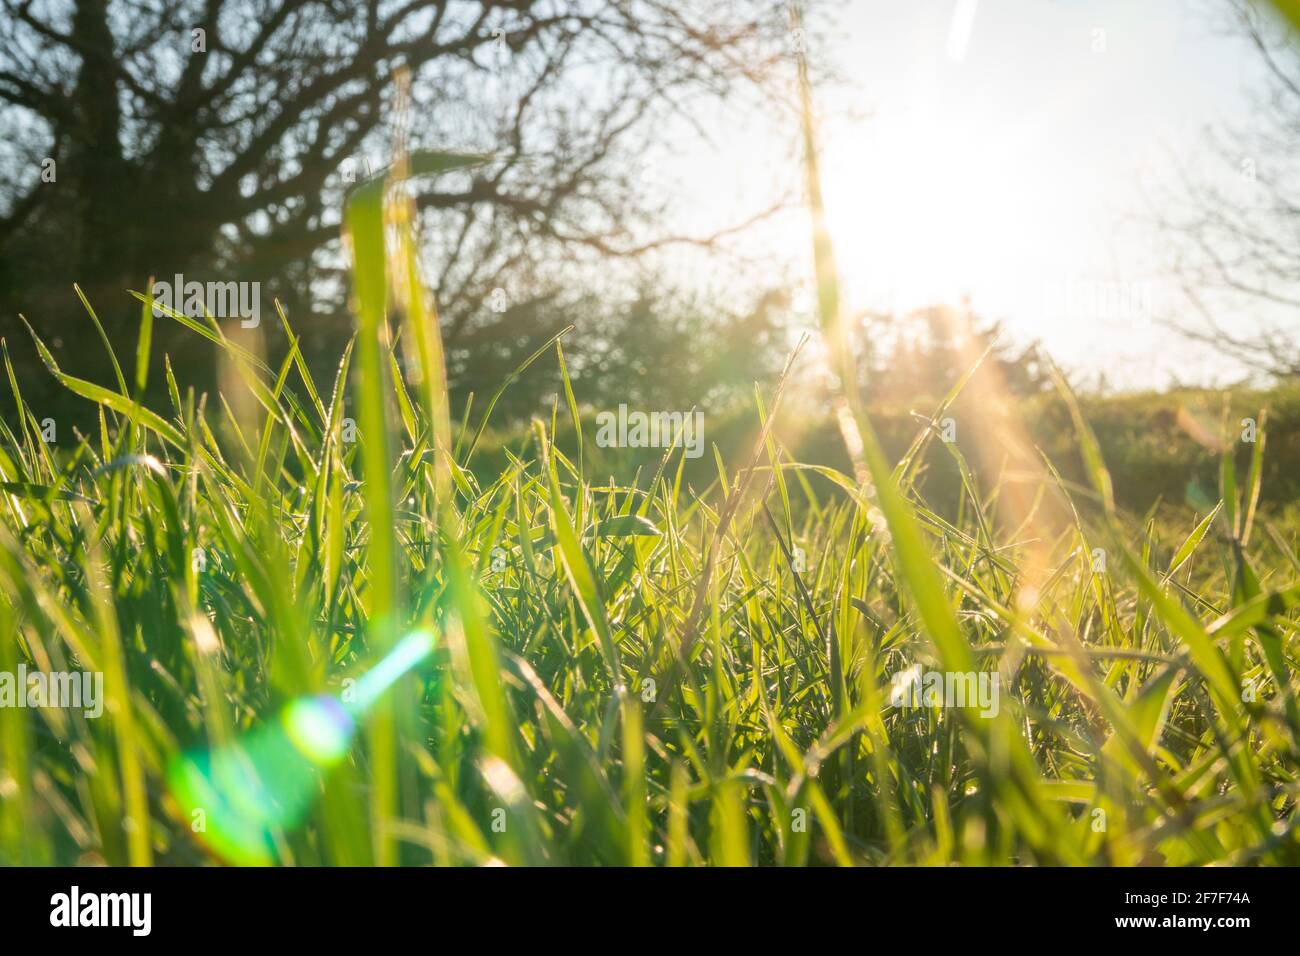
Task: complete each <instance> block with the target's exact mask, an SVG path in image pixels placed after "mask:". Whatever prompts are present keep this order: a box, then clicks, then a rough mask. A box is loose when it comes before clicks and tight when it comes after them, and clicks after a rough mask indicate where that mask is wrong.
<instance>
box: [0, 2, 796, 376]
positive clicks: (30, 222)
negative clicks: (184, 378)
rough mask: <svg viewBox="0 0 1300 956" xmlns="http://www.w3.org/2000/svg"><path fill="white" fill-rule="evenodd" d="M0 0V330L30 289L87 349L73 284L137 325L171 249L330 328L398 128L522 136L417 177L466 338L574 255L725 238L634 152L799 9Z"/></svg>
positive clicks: (440, 277) (464, 146)
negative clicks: (659, 200) (347, 263)
mask: <svg viewBox="0 0 1300 956" xmlns="http://www.w3.org/2000/svg"><path fill="white" fill-rule="evenodd" d="M0 8H2V9H3V16H0V157H3V160H4V167H5V169H6V171H7V175H6V176H4V177H3V180H0V262H2V263H3V265H2V266H0V334H9V339H10V346H11V349H12V348H14V346H15V344H16V339H17V338H18V337H17V336H15V335H13V334H12V333H13V332H14V331H15V330H17V329H18V328H20V326H19V325H18V324H17V320H16V315H17V313H18V312H20V311H21V312H22V313H24V314H25V315H27V316H28V317H29V318H30V319H31V320H32V322H33V324H34V325H35V326H36V328H37V329H38V330H40V331H43V332H45V333H47V334H48V335H49V336H50V337H51V338H52V340H54V342H55V344H56V345H57V344H59V341H60V340H61V341H62V346H63V354H62V355H60V356H59V357H60V360H61V361H64V360H66V361H70V362H72V363H73V365H74V366H75V364H76V363H77V362H78V361H90V359H89V354H90V353H92V352H94V351H96V350H86V349H78V350H73V349H72V348H71V344H72V341H73V339H74V337H76V338H78V339H80V338H82V337H84V334H85V331H86V330H87V329H89V328H90V327H89V325H88V324H87V322H88V320H87V319H86V317H85V315H84V313H83V312H82V311H81V307H80V305H79V304H78V303H77V301H76V299H75V297H74V296H73V294H72V290H71V285H72V283H73V282H77V283H80V285H81V287H82V288H83V290H85V292H86V294H87V296H88V297H89V299H90V301H91V302H92V304H94V306H95V307H96V309H97V310H98V311H99V313H100V317H101V318H102V319H103V320H104V321H105V324H106V325H107V326H108V327H109V333H110V337H112V338H113V339H114V341H115V342H116V341H119V340H120V341H124V342H125V345H126V347H127V348H129V343H130V342H131V341H132V338H131V335H132V334H133V332H134V327H135V323H136V322H137V319H136V318H135V317H136V316H137V315H138V303H136V302H134V300H132V299H130V298H129V297H128V295H127V292H126V290H128V289H136V290H143V288H144V286H145V284H146V282H147V279H148V277H149V276H151V275H153V276H157V277H158V278H159V279H160V280H161V279H163V278H169V277H171V276H172V275H173V274H175V273H178V272H179V273H183V274H186V276H187V278H190V277H193V278H194V279H198V280H205V279H207V280H213V279H215V280H220V281H229V280H236V281H240V280H242V281H258V282H260V283H261V289H262V298H263V300H264V305H263V313H264V318H265V317H266V315H267V314H270V315H271V319H272V321H271V322H270V323H269V325H270V326H271V327H274V325H275V324H276V323H275V321H274V316H273V314H272V313H271V310H270V307H269V300H270V296H272V295H274V296H277V297H279V298H280V299H281V300H282V301H283V302H284V303H285V304H286V306H287V307H288V309H289V310H290V313H291V317H292V318H293V320H294V324H295V326H296V327H297V328H299V329H300V330H302V329H304V328H305V330H306V331H307V332H308V335H307V336H306V337H305V339H304V346H305V347H306V348H308V349H311V348H312V346H313V345H318V344H320V343H325V344H326V346H327V347H328V348H330V349H333V348H334V347H335V346H336V344H337V341H338V336H337V335H336V336H335V337H334V338H333V339H331V338H330V335H329V334H328V332H329V330H331V329H334V330H336V331H338V332H340V333H341V331H342V330H344V329H345V328H346V323H345V322H343V321H340V320H341V318H342V313H343V311H344V310H343V305H344V303H345V298H346V292H347V284H346V277H345V275H344V274H343V272H342V269H341V266H342V263H343V256H342V255H341V250H340V246H339V238H340V237H339V216H338V210H339V207H340V202H339V200H340V197H341V195H342V192H343V191H344V190H345V189H346V188H347V185H348V182H349V180H350V179H353V178H359V177H361V176H364V175H365V174H366V170H367V168H368V167H371V166H374V165H376V164H378V163H382V162H385V161H386V160H387V157H389V156H390V155H391V153H392V148H391V147H392V143H393V141H394V138H395V137H401V138H402V139H403V141H404V142H406V143H407V144H409V146H410V147H412V148H454V149H458V150H461V151H466V150H479V151H484V152H489V153H492V154H495V155H498V156H501V157H503V158H508V159H511V160H514V161H511V162H497V163H491V164H488V165H485V166H483V167H480V168H478V169H476V170H474V171H473V172H469V173H461V174H455V175H447V176H445V177H442V178H440V179H439V180H437V181H436V182H434V183H432V184H425V185H424V186H423V187H422V188H421V191H420V192H419V195H418V207H419V209H420V210H421V215H422V216H423V217H425V218H426V220H427V221H426V222H425V223H424V226H425V228H424V230H423V234H424V236H425V237H426V238H427V239H428V243H427V246H428V248H427V249H426V254H427V255H428V256H429V257H430V258H431V259H432V260H433V267H432V268H430V269H429V270H428V275H430V276H431V277H433V280H434V281H435V282H436V284H437V289H436V291H437V293H438V298H439V303H440V306H441V307H442V311H443V320H444V329H445V334H446V336H447V337H448V339H449V341H450V344H452V345H453V346H454V345H455V343H456V341H457V340H458V339H459V338H461V337H463V336H465V335H467V334H468V333H469V331H470V329H471V328H472V327H473V326H474V325H475V324H476V323H482V322H487V323H490V322H491V321H493V318H494V316H495V315H496V314H497V313H498V312H499V311H500V309H499V308H496V309H494V308H492V307H490V302H491V297H492V296H493V295H494V294H496V295H498V296H501V295H502V294H505V295H508V296H509V299H510V305H511V307H514V306H517V305H518V304H519V303H520V301H521V300H522V299H526V298H528V297H531V296H534V295H537V296H540V297H541V298H542V300H543V301H544V300H545V297H546V296H548V295H551V294H552V293H553V287H554V284H555V279H554V270H553V267H554V266H555V264H556V263H571V262H572V261H573V260H575V259H576V260H585V261H592V260H596V259H608V258H609V257H629V256H636V255H637V254H639V253H641V252H644V251H645V250H647V249H650V248H657V247H658V246H660V245H663V244H665V243H670V242H678V241H684V242H701V243H707V242H710V241H711V240H713V239H714V238H716V237H711V236H696V237H684V236H669V235H661V234H658V233H656V231H655V229H654V214H655V212H656V209H655V202H654V201H653V197H651V196H648V195H647V194H646V190H645V189H644V188H643V182H642V180H641V178H640V176H641V173H642V170H643V164H642V163H640V162H639V161H638V158H639V157H641V156H643V155H645V154H646V151H647V149H649V147H651V146H652V145H653V144H654V143H655V140H656V137H657V135H658V133H659V131H660V130H661V129H662V128H663V127H664V125H665V124H667V123H669V122H675V123H678V124H681V125H689V123H690V117H691V115H692V114H693V113H694V112H695V108H696V107H697V106H698V105H699V103H700V101H701V99H702V98H707V99H711V100H714V101H717V100H718V99H719V98H728V97H730V98H732V100H733V101H736V100H738V101H739V102H741V103H749V104H756V103H759V102H760V101H761V99H762V97H759V96H748V97H746V93H747V92H748V93H750V94H753V93H757V92H759V91H761V89H762V85H763V84H764V82H765V78H766V77H767V75H768V74H769V71H770V69H771V67H772V66H773V65H774V64H775V63H776V62H777V61H778V60H779V59H780V58H781V55H782V44H781V42H780V38H781V36H782V35H783V33H784V31H785V30H786V29H787V23H788V21H787V13H786V10H785V3H784V2H783V0H727V2H726V3H718V2H712V0H506V2H429V0H161V2H150V0H139V2H133V0H70V2H64V3H56V2H41V0H0ZM399 70H404V71H405V72H406V74H407V75H409V78H410V84H409V97H408V102H407V106H406V108H405V109H404V110H402V109H394V107H393V100H394V92H393V90H394V84H393V78H394V76H395V74H396V73H397V72H398V71H399ZM697 132H698V133H699V134H700V135H704V131H697ZM757 214H761V210H756V215H757ZM732 225H733V226H740V225H742V224H732ZM497 289H502V290H503V291H502V293H496V292H495V290H497ZM311 313H315V315H314V316H311V315H310V314H311ZM331 317H332V318H333V319H335V320H336V321H333V322H331V321H327V320H328V319H330V318H331ZM164 326H166V327H165V328H161V329H160V330H159V334H161V335H163V336H167V335H169V334H172V333H174V332H175V331H176V329H175V328H174V326H173V324H172V323H164ZM181 331H182V332H183V330H181ZM124 334H125V337H124V338H123V335H124ZM166 342H167V340H166V339H165V338H164V346H165V345H166ZM83 353H84V354H83Z"/></svg>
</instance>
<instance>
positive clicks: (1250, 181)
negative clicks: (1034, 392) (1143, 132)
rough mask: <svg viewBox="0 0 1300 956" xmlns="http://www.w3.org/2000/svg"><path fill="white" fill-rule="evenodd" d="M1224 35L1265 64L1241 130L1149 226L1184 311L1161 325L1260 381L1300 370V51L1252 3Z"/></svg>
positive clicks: (1239, 6)
mask: <svg viewBox="0 0 1300 956" xmlns="http://www.w3.org/2000/svg"><path fill="white" fill-rule="evenodd" d="M1228 16H1229V22H1228V24H1227V26H1228V29H1230V30H1231V31H1233V32H1234V33H1236V34H1238V35H1240V36H1241V37H1243V38H1245V39H1246V41H1247V42H1248V43H1249V44H1250V45H1251V46H1252V47H1253V48H1254V50H1255V52H1256V53H1257V54H1258V57H1259V61H1260V63H1261V64H1262V65H1263V67H1264V74H1265V77H1266V81H1265V88H1264V90H1263V91H1262V95H1261V96H1260V97H1259V98H1258V102H1257V104H1256V109H1255V110H1254V111H1253V112H1252V116H1251V120H1250V122H1249V124H1239V125H1236V126H1231V127H1222V128H1219V129H1215V130H1212V131H1211V132H1210V133H1209V135H1208V143H1207V146H1208V150H1207V154H1208V157H1209V159H1210V164H1209V166H1208V167H1205V166H1202V167H1199V168H1197V167H1190V168H1189V167H1188V166H1184V167H1183V169H1182V175H1181V177H1180V182H1179V183H1178V184H1177V190H1178V191H1177V194H1175V195H1167V196H1164V197H1162V199H1161V202H1160V207H1161V208H1160V212H1159V214H1158V215H1157V217H1156V225H1157V228H1158V230H1159V233H1160V235H1161V238H1162V239H1163V240H1164V242H1165V243H1166V248H1167V249H1168V250H1169V266H1170V272H1171V274H1172V277H1173V280H1174V284H1175V285H1176V287H1177V288H1178V289H1179V290H1181V292H1182V297H1181V299H1182V303H1183V305H1184V306H1185V308H1184V309H1183V310H1181V312H1180V313H1179V314H1177V315H1172V316H1169V317H1167V318H1166V323H1167V324H1168V325H1170V326H1171V327H1173V328H1174V329H1176V330H1177V331H1179V332H1180V333H1182V334H1183V335H1185V336H1187V337H1188V338H1190V339H1192V340H1194V341H1198V342H1202V343H1205V344H1208V345H1211V346H1213V347H1214V348H1215V349H1216V350H1217V351H1218V352H1219V353H1220V354H1223V355H1226V356H1230V357H1231V358H1234V359H1236V360H1237V361H1238V362H1240V363H1241V364H1242V365H1244V366H1245V367H1247V368H1249V369H1251V370H1253V371H1254V372H1256V373H1261V374H1264V375H1266V376H1277V377H1295V376H1297V375H1300V335H1298V334H1297V333H1298V332H1300V160H1298V159H1297V157H1300V45H1297V42H1296V41H1297V34H1296V32H1295V31H1296V29H1297V28H1296V27H1291V26H1288V25H1287V24H1286V23H1285V22H1283V21H1281V20H1274V19H1272V18H1271V17H1270V16H1269V15H1267V14H1266V13H1264V12H1262V8H1261V7H1260V6H1259V5H1258V4H1255V3H1251V2H1249V0H1234V2H1233V3H1232V4H1230V5H1229V8H1228Z"/></svg>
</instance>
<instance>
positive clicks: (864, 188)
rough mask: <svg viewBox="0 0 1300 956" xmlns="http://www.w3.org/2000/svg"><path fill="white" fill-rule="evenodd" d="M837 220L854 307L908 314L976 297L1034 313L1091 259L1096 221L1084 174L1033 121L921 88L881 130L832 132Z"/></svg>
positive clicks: (829, 185) (828, 186)
mask: <svg viewBox="0 0 1300 956" xmlns="http://www.w3.org/2000/svg"><path fill="white" fill-rule="evenodd" d="M823 168H824V177H825V194H826V203H827V211H828V224H829V228H830V230H831V233H832V237H833V239H834V241H835V246H836V251H837V256H838V260H839V267H840V271H841V273H842V281H843V282H844V285H845V288H846V291H847V292H848V300H849V302H850V303H852V304H853V305H855V306H857V307H861V308H871V309H878V310H881V309H883V310H892V311H895V312H905V311H908V310H910V309H915V308H920V307H922V306H926V305H932V304H936V303H940V302H948V303H955V302H958V301H960V300H961V299H963V298H966V297H969V299H970V301H971V303H972V304H973V306H974V307H975V308H976V310H977V311H979V312H981V313H982V314H986V315H992V316H997V315H999V314H1023V313H1026V312H1032V311H1033V310H1034V309H1035V307H1036V306H1037V305H1038V304H1039V302H1038V300H1039V298H1040V297H1041V294H1042V292H1041V290H1042V289H1043V288H1044V287H1045V286H1046V285H1048V284H1050V283H1053V282H1055V283H1060V282H1063V281H1067V280H1068V278H1069V276H1068V275H1062V273H1063V272H1067V273H1068V272H1070V271H1072V268H1073V264H1077V263H1081V262H1082V261H1083V259H1084V258H1085V250H1084V244H1083V237H1084V235H1085V234H1086V233H1087V231H1088V229H1089V228H1091V212H1090V210H1089V209H1088V208H1087V207H1086V204H1085V203H1082V202H1079V201H1076V200H1078V199H1081V198H1082V197H1081V196H1080V195H1079V192H1078V191H1077V190H1075V191H1071V190H1070V189H1069V188H1065V189H1064V191H1063V180H1065V181H1067V182H1066V184H1065V185H1066V186H1067V187H1068V180H1069V178H1070V177H1071V175H1073V174H1074V173H1075V172H1077V171H1076V170H1074V169H1073V167H1072V166H1071V164H1070V163H1069V161H1068V157H1061V156H1059V155H1057V154H1056V150H1055V149H1054V147H1053V144H1052V143H1051V142H1050V139H1049V138H1048V137H1047V135H1046V133H1045V128H1044V125H1043V124H1042V123H1041V122H1038V121H1036V119H1035V117H1033V116H1022V115H1017V114H1016V113H1015V112H1014V111H1012V110H1009V109H1006V108H1004V107H1001V106H999V105H998V104H997V103H995V102H991V101H989V100H982V101H981V100H980V99H979V98H978V97H976V98H974V101H972V99H971V98H969V97H967V96H956V97H946V96H945V97H940V96H939V95H937V94H936V92H935V91H934V90H933V89H932V88H931V89H928V90H927V89H925V88H924V87H922V88H920V89H914V90H913V91H912V92H911V95H910V96H909V97H907V98H906V99H904V100H902V101H895V102H894V103H893V104H892V105H891V107H890V108H889V109H888V110H885V111H883V112H881V113H879V114H877V115H876V116H874V117H873V118H872V119H871V120H870V121H869V122H867V123H865V124H861V125H855V126H852V127H845V128H841V129H838V130H832V131H830V133H829V135H828V136H827V142H826V144H825V146H824V160H823Z"/></svg>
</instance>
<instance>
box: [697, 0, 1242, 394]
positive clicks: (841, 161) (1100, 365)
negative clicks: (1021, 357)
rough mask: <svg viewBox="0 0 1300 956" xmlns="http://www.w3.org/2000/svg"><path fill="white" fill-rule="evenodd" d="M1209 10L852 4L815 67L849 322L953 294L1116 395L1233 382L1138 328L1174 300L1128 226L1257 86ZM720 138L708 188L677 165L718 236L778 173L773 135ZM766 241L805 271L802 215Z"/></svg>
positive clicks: (1172, 3) (790, 172)
mask: <svg viewBox="0 0 1300 956" xmlns="http://www.w3.org/2000/svg"><path fill="white" fill-rule="evenodd" d="M1210 6H1211V5H1208V4H1205V3H1201V2H1197V0H1141V2H1137V0H974V2H972V0H848V2H847V3H845V4H844V7H843V8H842V12H841V13H840V14H839V15H837V16H836V22H837V23H838V25H839V28H838V29H837V30H835V31H834V36H833V38H832V44H833V49H832V50H831V54H832V56H833V57H834V60H835V62H836V63H837V65H838V67H839V69H840V71H841V73H842V74H843V75H844V76H845V77H846V79H847V83H846V84H845V86H843V87H841V88H839V89H838V90H836V91H835V92H834V93H833V94H831V96H829V97H827V98H824V100H823V102H821V103H819V107H820V109H819V112H821V113H823V114H825V115H826V116H827V117H828V121H827V124H826V126H825V127H824V128H823V129H822V131H821V135H822V146H823V151H824V152H823V164H824V169H823V177H824V184H825V192H826V200H827V205H828V210H829V215H830V219H831V228H832V232H833V236H834V239H835V242H836V254H837V258H838V261H839V266H840V272H841V274H842V278H843V280H844V283H845V287H846V290H847V293H848V297H849V304H850V306H851V307H855V308H873V309H883V308H888V307H891V306H893V307H895V308H897V309H900V310H906V309H909V308H914V307H917V306H920V305H924V304H928V303H932V302H937V301H948V302H956V301H959V300H960V299H961V297H962V296H963V295H968V296H969V297H970V300H971V303H972V306H973V307H974V309H975V311H976V312H977V313H978V314H980V315H984V316H987V317H990V318H999V319H1003V320H1005V322H1006V325H1007V327H1008V329H1009V330H1010V331H1011V332H1012V333H1013V334H1014V335H1015V336H1016V337H1017V338H1018V339H1023V340H1029V339H1038V340H1041V341H1042V342H1043V344H1044V345H1045V346H1046V347H1047V349H1048V351H1049V352H1050V353H1051V354H1052V355H1053V356H1055V357H1056V359H1057V361H1059V362H1060V363H1061V364H1063V365H1064V366H1066V367H1067V368H1071V369H1074V370H1077V371H1079V372H1082V373H1084V374H1085V376H1088V375H1092V374H1094V373H1095V372H1097V371H1099V370H1104V372H1105V374H1106V376H1107V378H1108V380H1109V381H1110V383H1111V384H1112V385H1121V386H1125V387H1130V388H1143V387H1159V386H1163V385H1166V384H1168V383H1169V382H1170V381H1171V380H1172V379H1174V378H1177V379H1179V380H1182V381H1190V380H1197V381H1207V382H1208V381H1219V382H1224V381H1230V380H1232V379H1234V378H1236V377H1238V376H1239V374H1240V369H1239V368H1237V367H1235V366H1229V365H1226V364H1224V362H1223V360H1222V359H1220V358H1218V357H1217V356H1214V355H1213V354H1212V353H1210V352H1208V351H1207V350H1205V349H1203V348H1196V347H1193V346H1190V345H1186V344H1184V343H1182V342H1181V341H1179V342H1175V340H1174V339H1173V337H1172V335H1171V333H1170V332H1168V331H1167V330H1165V329H1163V328H1161V327H1159V326H1157V325H1152V324H1151V323H1150V322H1149V321H1147V319H1148V317H1149V316H1150V314H1151V313H1152V312H1158V311H1159V310H1160V308H1161V305H1162V303H1163V302H1165V301H1167V300H1168V294H1167V293H1165V292H1164V290H1162V289H1161V287H1160V285H1159V283H1158V280H1157V276H1156V274H1155V273H1154V272H1153V266H1154V263H1155V262H1156V261H1157V259H1158V256H1157V255H1156V253H1157V252H1158V250H1156V249H1154V247H1153V245H1152V237H1151V235H1150V233H1149V231H1148V230H1147V229H1146V228H1145V227H1144V226H1143V225H1142V224H1141V223H1140V222H1139V221H1136V219H1135V217H1140V215H1141V214H1142V212H1143V210H1144V208H1145V206H1146V201H1145V200H1144V199H1143V183H1144V182H1145V183H1147V184H1148V185H1147V187H1146V188H1147V191H1150V187H1151V184H1155V185H1157V186H1159V185H1160V184H1162V183H1164V184H1166V185H1167V184H1168V182H1169V180H1170V178H1171V177H1172V175H1173V169H1174V166H1173V163H1174V157H1182V158H1183V159H1184V160H1187V159H1189V158H1190V159H1191V161H1192V162H1195V161H1196V157H1197V156H1198V154H1200V153H1202V152H1203V151H1204V142H1205V140H1204V131H1205V129H1206V128H1207V127H1209V126H1213V125H1216V124H1219V123H1222V122H1225V121H1227V122H1235V123H1241V122H1242V121H1244V120H1246V119H1248V117H1249V110H1250V102H1251V101H1250V92H1251V91H1252V90H1253V89H1257V87H1258V80H1259V78H1260V73H1259V67H1258V65H1257V63H1256V61H1255V59H1254V58H1253V57H1252V55H1251V53H1250V51H1249V50H1248V49H1247V48H1246V46H1245V44H1244V43H1243V42H1242V41H1240V40H1238V39H1235V38H1232V37H1229V36H1225V35H1223V34H1222V33H1221V32H1219V31H1218V30H1217V29H1216V25H1215V24H1214V23H1213V22H1212V17H1211V16H1210V15H1209V14H1208V13H1207V9H1209V8H1210ZM955 14H956V16H955ZM954 20H956V23H957V25H956V26H954ZM963 23H965V24H967V25H968V27H969V30H968V31H967V30H964V29H963V28H962V24H963ZM812 53H813V54H814V55H816V54H817V49H816V48H814V49H813V51H812ZM792 83H793V74H792ZM850 111H853V112H857V113H859V114H862V117H861V118H860V119H857V120H854V119H848V118H845V113H846V112H850ZM719 121H720V122H725V118H721V117H720V118H719ZM724 128H725V127H724ZM719 139H721V140H723V142H722V144H721V145H719V146H718V147H717V149H716V152H713V153H712V155H710V156H709V157H707V158H706V160H705V162H704V163H703V165H704V166H706V167H707V168H708V169H710V170H711V172H709V173H707V174H705V175H701V174H700V173H699V172H698V170H699V169H700V166H701V157H700V156H699V155H698V154H696V155H692V156H686V155H683V156H682V157H681V159H680V161H681V163H682V164H683V166H682V168H683V169H687V168H690V169H692V170H694V171H693V172H691V173H690V178H689V179H684V180H683V181H684V182H686V183H688V186H687V190H688V193H689V194H691V195H692V199H691V201H690V206H691V216H692V217H698V221H699V222H705V221H710V220H711V221H713V222H717V221H719V220H718V218H717V217H719V216H721V217H722V218H723V219H724V220H725V218H726V216H727V215H728V214H729V212H728V209H729V204H731V203H739V204H741V205H743V203H744V202H745V201H746V200H747V199H748V201H749V202H750V203H751V208H752V201H753V196H754V194H755V190H760V191H761V190H762V188H763V187H762V185H761V183H762V181H763V178H764V175H766V178H767V181H768V182H769V183H770V182H771V180H772V179H773V178H774V174H773V172H772V168H773V164H774V163H775V164H784V165H786V166H787V167H790V166H792V164H791V157H790V152H789V145H790V144H789V141H788V138H785V141H782V142H780V143H779V146H776V145H774V140H780V139H782V137H774V136H773V135H772V134H771V133H770V132H765V131H757V130H751V131H748V134H746V133H745V132H740V133H737V134H736V135H728V136H726V137H719ZM792 176H793V177H797V176H798V170H797V169H794V168H786V169H783V170H778V172H777V173H776V174H775V178H777V179H779V180H782V181H784V182H791V181H794V182H797V178H796V179H793V180H792V179H791V177H792ZM769 188H770V187H769ZM763 241H764V242H765V243H769V244H772V245H773V248H778V249H780V250H782V252H783V253H784V254H786V255H788V257H790V258H792V259H795V260H797V257H800V256H802V257H804V258H805V259H806V257H807V255H808V252H807V249H808V232H807V220H806V216H804V217H802V218H799V217H795V218H792V219H789V220H786V221H784V222H783V223H781V224H780V225H779V226H776V227H774V228H773V229H771V230H768V231H767V233H766V234H765V236H764V239H763Z"/></svg>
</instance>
